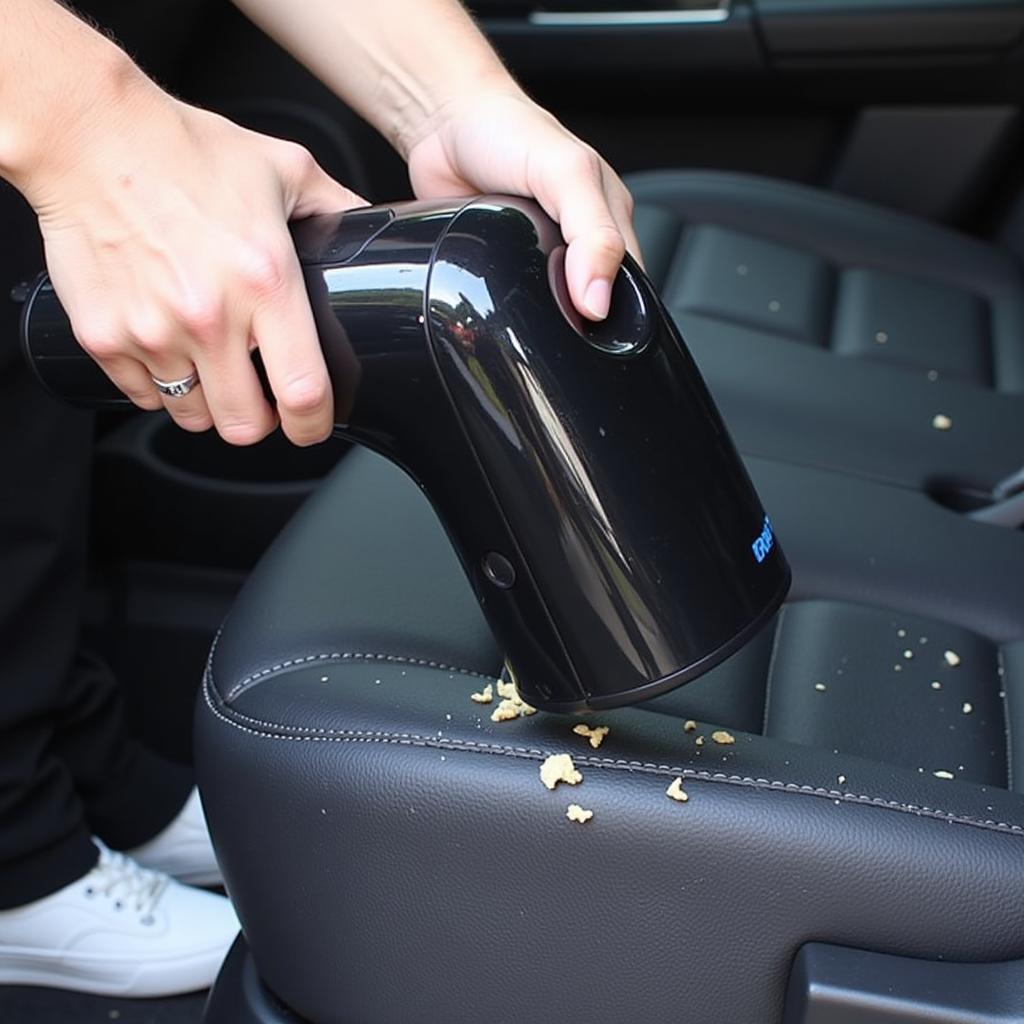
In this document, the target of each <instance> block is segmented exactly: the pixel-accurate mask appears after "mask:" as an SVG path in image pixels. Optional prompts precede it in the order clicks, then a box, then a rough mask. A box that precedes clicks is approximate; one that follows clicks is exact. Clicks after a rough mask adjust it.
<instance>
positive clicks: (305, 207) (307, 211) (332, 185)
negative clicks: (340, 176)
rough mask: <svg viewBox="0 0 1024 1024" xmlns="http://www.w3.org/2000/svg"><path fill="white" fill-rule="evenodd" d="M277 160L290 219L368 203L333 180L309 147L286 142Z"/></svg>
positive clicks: (332, 211)
mask: <svg viewBox="0 0 1024 1024" xmlns="http://www.w3.org/2000/svg"><path fill="white" fill-rule="evenodd" d="M285 145H286V146H287V149H286V150H285V151H284V153H283V154H282V156H283V159H282V160H281V163H280V164H279V169H280V173H281V180H282V183H283V185H284V187H285V208H286V213H287V216H288V218H289V219H291V218H295V219H299V218H302V217H312V216H314V215H315V214H318V213H339V212H340V211H342V210H351V209H355V208H356V207H359V206H369V205H370V204H369V203H368V202H367V200H365V199H364V198H363V197H362V196H361V195H359V193H358V192H353V191H352V190H351V189H350V188H346V187H345V186H344V185H342V184H341V183H340V182H337V181H335V180H334V179H333V178H332V177H331V176H330V175H329V174H328V173H327V172H326V171H325V170H324V169H323V168H322V167H321V166H320V165H319V164H318V163H317V162H316V160H315V159H314V158H313V155H312V154H311V153H310V152H309V150H308V149H305V148H304V147H302V146H299V145H296V144H294V143H286V144H285Z"/></svg>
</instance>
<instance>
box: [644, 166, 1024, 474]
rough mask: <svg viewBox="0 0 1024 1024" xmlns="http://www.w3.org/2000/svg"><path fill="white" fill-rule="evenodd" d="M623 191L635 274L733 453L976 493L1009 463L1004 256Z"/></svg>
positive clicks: (831, 208) (1013, 412) (1013, 301)
mask: <svg viewBox="0 0 1024 1024" xmlns="http://www.w3.org/2000/svg"><path fill="white" fill-rule="evenodd" d="M629 185H630V188H631V190H632V192H633V195H634V197H635V199H636V202H637V213H636V223H637V232H638V235H639V237H640V241H641V244H642V246H643V249H644V255H645V258H646V262H647V267H648V270H649V272H650V274H651V276H652V278H653V280H654V281H655V283H656V284H657V285H658V287H659V289H660V291H661V294H662V298H663V301H664V303H665V305H666V307H667V308H668V310H669V312H670V313H671V314H672V316H673V317H674V318H675V320H676V321H677V323H678V324H679V326H680V329H681V331H682V333H683V335H684V337H685V339H686V342H687V344H688V346H689V347H690V349H691V350H692V351H693V353H694V356H695V358H696V359H697V362H698V364H699V365H700V367H701V369H702V371H703V372H704V374H705V376H706V377H707V380H708V383H709V385H710V387H711V390H712V392H713V393H714V395H715V398H716V400H717V401H718V404H719V405H720V407H721V409H722V412H723V414H724V416H725V418H726V421H727V422H728V423H729V425H730V428H731V430H732V431H733V434H734V436H735V437H736V439H737V441H738V443H739V444H740V447H741V448H744V450H746V451H749V452H756V453H760V454H764V455H767V456H773V457H777V458H786V459H796V460H798V461H801V462H804V463H805V464H809V465H825V466H833V467H836V468H841V469H843V470H846V471H853V472H859V473H863V474H865V475H868V476H873V477H875V478H881V479H887V480H891V481H893V482H899V483H904V484H908V485H910V486H915V487H923V486H926V485H927V481H929V480H931V479H934V478H936V477H943V478H947V479H952V478H956V479H967V480H971V481H972V482H974V483H977V484H978V485H979V486H980V487H982V488H985V487H990V486H991V485H992V484H993V483H995V482H996V481H997V480H999V479H1000V478H1001V476H1002V475H1005V474H1008V473H1010V472H1012V467H1013V466H1014V465H1015V464H1018V463H1019V462H1020V461H1021V460H1022V455H1021V452H1022V451H1024V277H1022V275H1021V273H1020V271H1019V270H1018V268H1017V265H1016V264H1015V263H1014V262H1013V260H1012V259H1011V258H1010V257H1009V256H1008V255H1007V254H1005V253H1003V252H1001V251H999V250H998V249H996V248H994V247H993V246H990V245H987V244H985V243H983V242H981V241H978V240H976V239H972V238H969V237H967V236H964V235H960V234H957V233H955V232H953V231H950V230H948V229H946V228H942V227H938V226H936V225H933V224H929V223H927V222H924V221H921V220H917V219H914V218H911V217H907V216H905V215H902V214H900V213H896V212H894V211H892V210H884V209H881V208H878V207H874V206H871V205H869V204H866V203H863V202H859V201H856V200H852V199H846V198H842V197H839V196H835V195H832V194H829V193H825V192H821V191H819V190H816V189H812V188H807V187H803V186H798V185H789V184H785V183H782V182H777V181H769V180H766V179H760V178H755V177H750V176H745V175H736V174H721V173H712V172H667V171H657V172H650V173H646V174H639V175H634V176H633V177H631V178H630V180H629ZM869 396H870V400H869ZM783 410H784V414H783ZM940 413H941V414H943V415H946V416H949V417H950V418H951V419H952V421H953V430H952V431H949V432H947V433H945V434H943V433H941V432H939V431H936V430H935V429H934V428H933V426H932V421H933V419H934V417H935V416H936V415H937V414H940Z"/></svg>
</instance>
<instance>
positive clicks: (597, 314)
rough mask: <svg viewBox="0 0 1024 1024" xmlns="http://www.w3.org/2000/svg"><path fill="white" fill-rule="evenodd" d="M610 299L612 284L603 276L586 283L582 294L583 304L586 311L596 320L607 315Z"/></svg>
mask: <svg viewBox="0 0 1024 1024" xmlns="http://www.w3.org/2000/svg"><path fill="white" fill-rule="evenodd" d="M611 301H612V286H611V285H610V284H609V283H608V282H607V281H606V280H605V279H604V278H603V277H597V278H594V280H593V281H591V282H590V284H588V285H587V290H586V292H584V294H583V305H584V306H586V307H587V312H588V313H590V315H591V316H592V317H594V318H595V319H597V320H603V319H604V318H605V317H606V316H607V315H608V307H609V306H610V305H611Z"/></svg>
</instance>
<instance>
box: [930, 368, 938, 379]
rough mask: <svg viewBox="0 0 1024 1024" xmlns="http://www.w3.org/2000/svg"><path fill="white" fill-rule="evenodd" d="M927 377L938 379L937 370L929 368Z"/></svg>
mask: <svg viewBox="0 0 1024 1024" xmlns="http://www.w3.org/2000/svg"><path fill="white" fill-rule="evenodd" d="M928 379H929V380H938V379H939V371H938V370H929V371H928Z"/></svg>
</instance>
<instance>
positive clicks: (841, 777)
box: [839, 775, 846, 786]
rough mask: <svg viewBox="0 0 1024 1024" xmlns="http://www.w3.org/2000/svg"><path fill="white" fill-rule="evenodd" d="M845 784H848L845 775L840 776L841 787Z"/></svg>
mask: <svg viewBox="0 0 1024 1024" xmlns="http://www.w3.org/2000/svg"><path fill="white" fill-rule="evenodd" d="M845 782H846V776H845V775H840V776H839V785H840V786H842V785H843V784H844V783H845Z"/></svg>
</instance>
